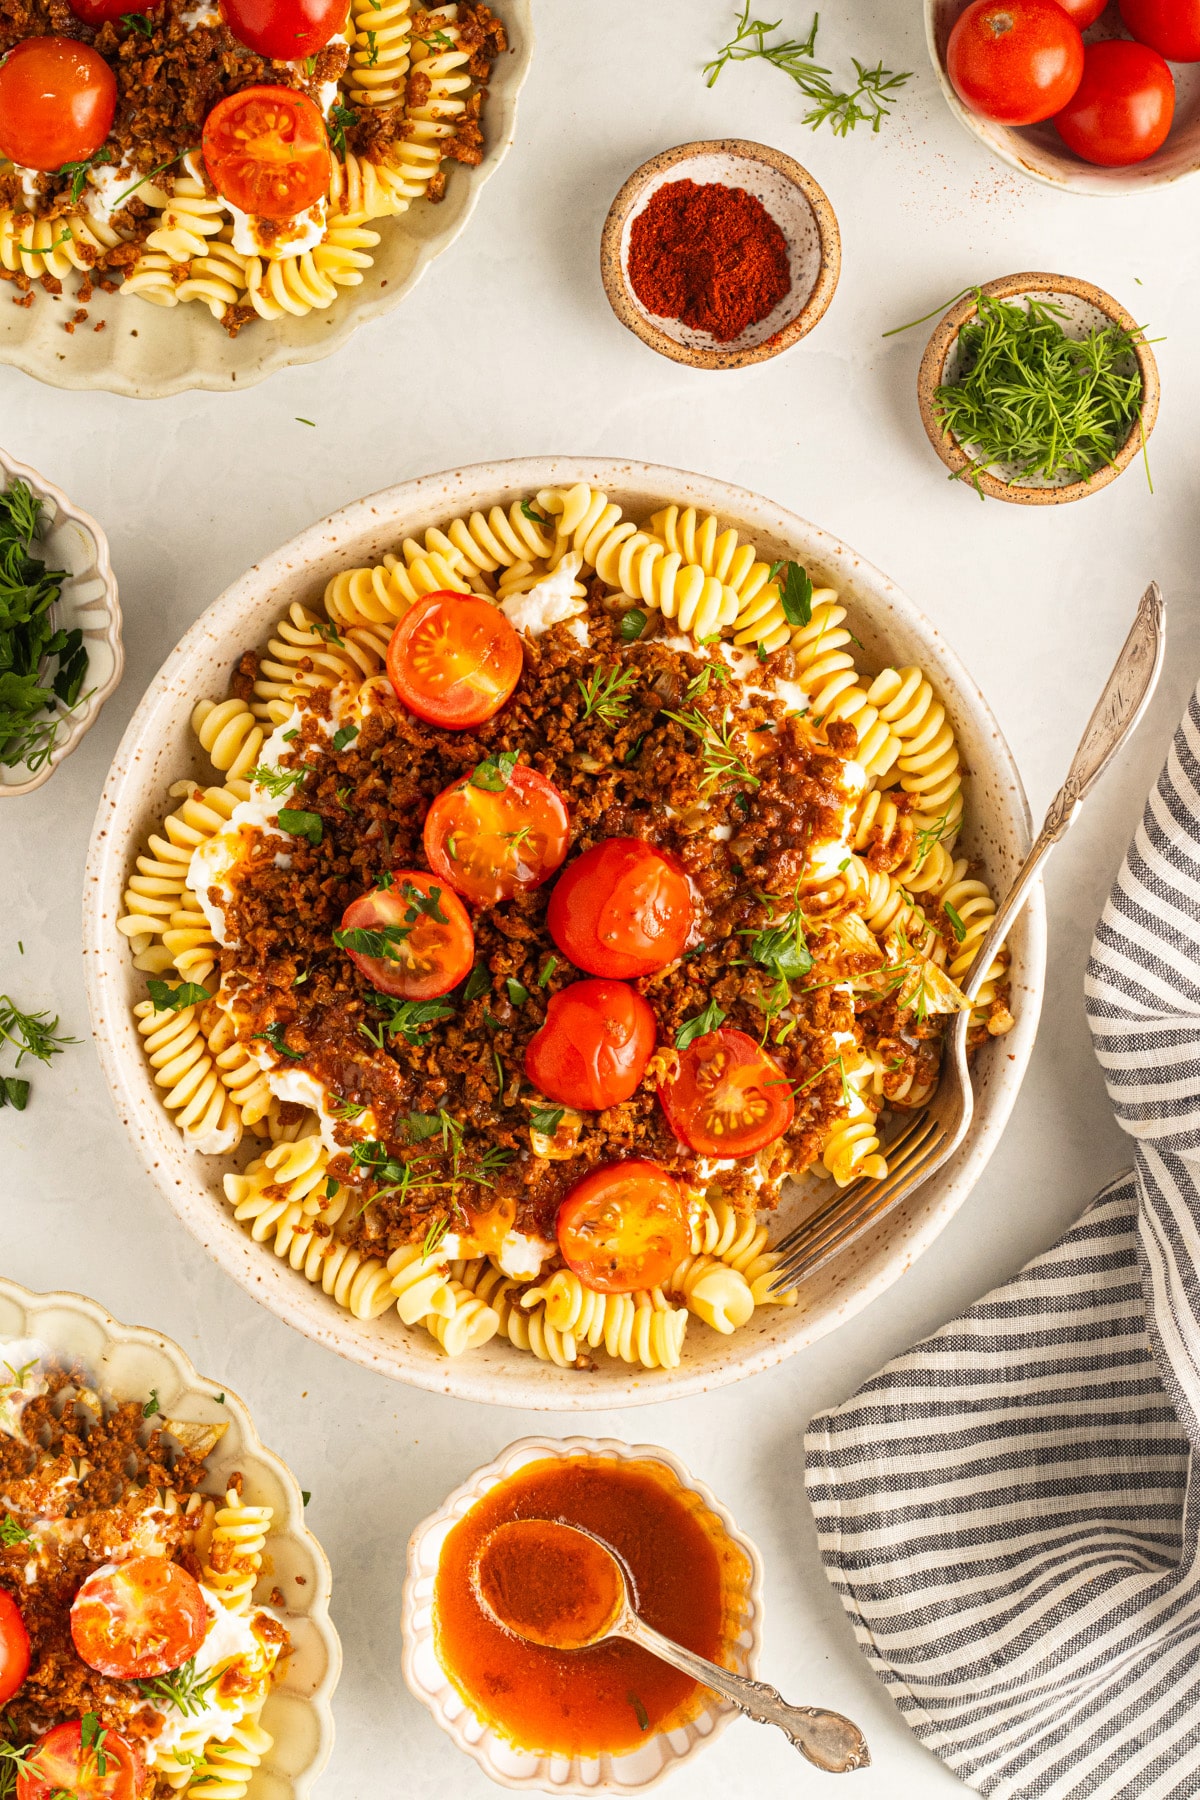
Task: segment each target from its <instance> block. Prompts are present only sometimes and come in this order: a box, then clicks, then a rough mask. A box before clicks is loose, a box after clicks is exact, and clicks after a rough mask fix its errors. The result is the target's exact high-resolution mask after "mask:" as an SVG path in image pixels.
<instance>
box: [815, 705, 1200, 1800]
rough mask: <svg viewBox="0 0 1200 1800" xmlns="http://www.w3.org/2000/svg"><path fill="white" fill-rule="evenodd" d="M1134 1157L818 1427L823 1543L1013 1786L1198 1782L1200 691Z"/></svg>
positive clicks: (865, 1640)
mask: <svg viewBox="0 0 1200 1800" xmlns="http://www.w3.org/2000/svg"><path fill="white" fill-rule="evenodd" d="M1086 994H1087V1009H1088V1019H1089V1022H1090V1025H1091V1029H1092V1036H1093V1040H1094V1043H1095V1047H1096V1053H1097V1055H1098V1056H1099V1058H1100V1061H1101V1064H1102V1066H1103V1069H1104V1074H1105V1079H1106V1081H1107V1083H1108V1090H1109V1093H1110V1095H1111V1098H1112V1102H1113V1105H1114V1107H1115V1109H1116V1113H1117V1118H1118V1120H1119V1121H1120V1123H1121V1125H1122V1126H1123V1128H1124V1129H1125V1130H1126V1131H1127V1132H1128V1133H1129V1134H1130V1136H1131V1137H1132V1138H1133V1139H1134V1141H1135V1144H1136V1161H1135V1166H1134V1169H1133V1170H1132V1172H1131V1173H1130V1174H1128V1175H1125V1176H1122V1177H1121V1178H1120V1179H1119V1180H1118V1181H1116V1182H1114V1183H1113V1185H1112V1186H1111V1187H1109V1188H1107V1189H1106V1190H1105V1191H1104V1192H1103V1193H1102V1194H1100V1195H1099V1196H1098V1197H1097V1199H1095V1200H1094V1201H1093V1202H1092V1204H1091V1206H1090V1207H1089V1208H1088V1210H1087V1211H1086V1212H1085V1213H1084V1215H1083V1217H1082V1218H1081V1219H1080V1220H1079V1222H1078V1224H1076V1225H1075V1227H1074V1228H1073V1229H1072V1230H1071V1231H1069V1232H1068V1233H1067V1235H1066V1237H1065V1238H1063V1240H1062V1241H1061V1242H1060V1243H1059V1244H1057V1245H1056V1246H1055V1247H1054V1249H1053V1250H1050V1251H1048V1252H1047V1254H1046V1255H1044V1256H1039V1257H1038V1258H1037V1259H1036V1260H1035V1261H1034V1262H1032V1263H1030V1264H1029V1266H1028V1267H1027V1268H1025V1269H1024V1270H1023V1271H1022V1272H1021V1274H1020V1275H1019V1276H1018V1277H1017V1278H1016V1279H1015V1280H1014V1281H1011V1282H1009V1283H1008V1284H1007V1285H1006V1286H1004V1287H1002V1288H998V1289H997V1290H996V1291H995V1292H994V1293H991V1294H988V1295H986V1296H985V1298H984V1299H982V1300H981V1301H979V1303H978V1304H977V1305H976V1306H973V1307H972V1308H971V1310H970V1311H969V1312H968V1313H966V1314H965V1315H964V1316H963V1317H962V1318H961V1319H956V1320H955V1321H954V1322H953V1323H952V1324H950V1325H946V1326H944V1327H943V1329H942V1330H941V1331H939V1332H937V1333H936V1335H935V1336H933V1337H932V1338H930V1339H929V1340H928V1341H927V1342H926V1343H923V1344H919V1345H918V1346H917V1347H916V1349H914V1350H911V1351H909V1352H908V1354H907V1355H905V1356H901V1357H898V1358H897V1360H896V1361H895V1362H893V1363H890V1364H889V1365H888V1367H887V1368H886V1369H884V1370H883V1371H882V1372H881V1373H880V1374H878V1375H876V1376H875V1378H874V1379H873V1380H872V1381H869V1382H867V1384H866V1386H865V1387H863V1388H862V1389H861V1391H860V1392H859V1393H857V1394H856V1395H855V1396H854V1398H853V1399H852V1400H848V1401H847V1402H846V1403H845V1404H844V1405H843V1406H840V1407H838V1408H836V1409H835V1410H834V1411H832V1412H828V1413H825V1414H823V1415H821V1416H820V1417H818V1418H816V1419H814V1420H813V1421H812V1424H811V1425H810V1427H809V1431H808V1435H807V1438H806V1449H807V1466H806V1481H807V1486H808V1494H809V1499H810V1502H811V1504H812V1508H813V1511H814V1513H815V1515H816V1520H817V1528H818V1532H819V1537H820V1545H821V1553H822V1556H823V1557H824V1560H825V1564H826V1569H827V1572H828V1575H829V1578H830V1581H831V1582H832V1583H833V1585H834V1587H835V1588H836V1590H837V1592H838V1594H839V1595H840V1596H841V1600H842V1604H843V1605H844V1606H845V1608H846V1611H847V1613H848V1614H849V1615H850V1619H851V1621H852V1623H853V1626H854V1629H855V1632H856V1634H857V1636H858V1640H859V1643H860V1644H861V1646H862V1649H863V1651H864V1653H865V1655H866V1657H867V1659H868V1661H869V1662H870V1664H871V1666H872V1668H873V1669H874V1670H875V1673H876V1674H877V1675H878V1676H879V1677H880V1679H881V1680H882V1681H883V1682H884V1683H885V1684H886V1686H887V1688H888V1691H889V1692H890V1694H891V1695H892V1697H893V1699H894V1700H895V1701H896V1704H897V1705H898V1706H899V1708H900V1710H901V1711H902V1713H903V1714H904V1717H905V1719H906V1720H907V1721H908V1723H909V1725H910V1726H911V1727H912V1729H913V1730H914V1731H915V1732H916V1734H917V1736H918V1737H919V1738H920V1739H921V1740H922V1742H923V1743H924V1744H926V1745H927V1746H928V1748H929V1749H930V1750H932V1751H934V1752H935V1753H936V1754H937V1755H938V1756H940V1757H941V1758H942V1759H943V1761H945V1762H946V1763H947V1764H948V1765H949V1767H950V1768H951V1769H953V1770H954V1772H955V1773H956V1774H958V1775H959V1776H961V1778H962V1779H963V1780H964V1781H966V1782H969V1783H970V1784H971V1786H972V1787H975V1788H977V1789H978V1790H979V1791H980V1792H981V1793H984V1794H991V1795H996V1796H1000V1797H1001V1800H1026V1797H1027V1796H1028V1797H1032V1796H1035V1795H1036V1796H1046V1797H1047V1800H1135V1797H1136V1800H1184V1797H1185V1796H1190V1795H1200V1560H1198V1550H1200V1479H1198V1480H1196V1481H1194V1480H1193V1479H1192V1469H1193V1462H1192V1457H1193V1451H1194V1450H1195V1449H1196V1448H1197V1447H1200V1189H1198V1187H1197V1183H1198V1181H1200V697H1194V698H1193V700H1192V703H1191V706H1190V707H1189V709H1188V713H1187V716H1186V718H1185V719H1184V721H1183V724H1182V725H1181V726H1180V728H1179V731H1178V733H1177V734H1176V737H1175V741H1174V744H1173V746H1172V749H1171V753H1170V756H1169V758H1168V761H1167V765H1166V767H1165V769H1164V770H1163V773H1162V776H1161V778H1160V780H1159V782H1158V785H1157V787H1156V788H1155V790H1154V792H1153V793H1152V794H1151V796H1150V799H1149V802H1148V804H1147V806H1146V812H1145V816H1144V818H1143V821H1142V824H1141V827H1140V828H1139V830H1138V833H1137V836H1136V837H1135V839H1134V841H1133V844H1132V846H1131V847H1130V850H1129V854H1128V856H1127V857H1126V859H1125V863H1124V866H1123V867H1122V870H1121V873H1120V875H1119V876H1118V877H1117V881H1116V884H1115V886H1114V888H1113V890H1112V894H1111V896H1110V898H1109V901H1108V904H1107V905H1106V907H1105V909H1104V915H1103V918H1102V919H1101V921H1100V925H1099V928H1098V930H1097V932H1096V937H1095V941H1094V943H1093V946H1092V956H1091V960H1090V963H1089V966H1088V976H1087V988H1086Z"/></svg>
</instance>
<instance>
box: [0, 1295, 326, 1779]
mask: <svg viewBox="0 0 1200 1800" xmlns="http://www.w3.org/2000/svg"><path fill="white" fill-rule="evenodd" d="M0 1336H3V1337H7V1338H38V1339H40V1340H41V1341H42V1342H43V1343H44V1344H47V1345H48V1346H49V1347H50V1349H51V1350H54V1351H57V1352H59V1353H61V1354H63V1355H66V1356H70V1357H73V1358H78V1359H79V1361H80V1362H81V1363H82V1364H83V1365H84V1367H85V1368H86V1370H87V1371H88V1373H89V1375H90V1376H91V1377H92V1380H93V1383H94V1385H95V1387H96V1389H97V1391H98V1392H99V1393H101V1394H102V1395H105V1396H107V1397H111V1398H113V1399H116V1400H131V1399H137V1400H139V1401H141V1400H144V1399H145V1397H146V1395H147V1394H148V1393H149V1392H150V1390H151V1389H152V1388H157V1390H158V1397H159V1403H160V1407H161V1410H162V1412H163V1414H164V1415H166V1416H169V1417H172V1418H175V1419H182V1420H186V1421H187V1422H189V1423H192V1422H195V1423H198V1424H206V1425H209V1424H226V1425H227V1427H228V1429H227V1430H226V1431H225V1434H224V1436H223V1437H222V1438H221V1441H220V1443H219V1444H218V1445H217V1447H216V1449H215V1450H214V1451H213V1452H212V1454H211V1456H210V1457H209V1458H208V1470H209V1475H210V1477H211V1480H212V1482H213V1484H214V1485H215V1486H217V1487H218V1488H219V1485H220V1483H221V1480H222V1477H223V1476H225V1475H229V1474H232V1472H233V1471H234V1470H235V1469H236V1470H240V1471H241V1473H242V1475H243V1476H244V1477H245V1496H246V1499H247V1500H248V1501H249V1502H251V1503H252V1504H259V1505H266V1506H270V1507H271V1508H272V1509H273V1511H274V1521H273V1524H272V1529H271V1536H270V1540H269V1542H270V1554H271V1565H270V1573H269V1574H264V1576H263V1579H262V1587H263V1590H264V1592H263V1596H262V1597H264V1598H265V1593H266V1591H267V1590H268V1589H270V1588H272V1587H276V1586H277V1587H279V1588H280V1589H281V1590H282V1591H283V1593H284V1595H285V1597H286V1611H285V1614H284V1617H285V1620H286V1623H287V1628H288V1633H289V1635H290V1637H291V1640H292V1646H293V1649H292V1654H291V1655H290V1656H289V1658H288V1660H287V1662H286V1664H285V1665H284V1672H283V1675H282V1677H281V1678H280V1680H279V1682H278V1684H277V1685H276V1686H275V1687H274V1688H273V1689H272V1692H271V1694H270V1697H269V1698H268V1700H267V1703H266V1706H265V1708H264V1710H263V1725H264V1727H265V1728H266V1730H267V1731H269V1732H270V1733H271V1735H272V1737H273V1738H274V1740H275V1741H274V1744H273V1746H272V1748H271V1750H270V1751H269V1752H268V1753H267V1755H266V1757H265V1758H264V1760H263V1762H262V1763H261V1765H260V1766H259V1768H258V1769H257V1771H256V1772H255V1774H254V1776H253V1778H252V1780H251V1782H250V1786H249V1789H248V1792H247V1800H308V1797H309V1796H310V1795H311V1794H312V1792H313V1789H314V1787H315V1784H316V1781H317V1777H318V1776H319V1775H320V1773H321V1771H322V1769H324V1767H325V1764H326V1763H327V1762H328V1761H329V1756H330V1752H331V1751H332V1749H333V1710H332V1700H333V1690H334V1688H335V1687H336V1686H337V1680H338V1676H339V1674H340V1673H341V1666H342V1649H341V1644H340V1642H339V1640H338V1635H337V1632H336V1630H335V1629H334V1625H333V1621H332V1620H331V1619H330V1617H329V1595H330V1587H331V1579H332V1578H331V1575H330V1569H329V1562H328V1559H327V1558H326V1556H325V1552H324V1551H323V1550H322V1549H321V1546H320V1545H319V1544H318V1543H317V1540H316V1539H315V1538H314V1537H313V1535H312V1533H311V1532H310V1531H309V1530H308V1529H307V1527H306V1526H305V1524H304V1502H303V1500H302V1498H301V1494H300V1487H299V1484H298V1483H297V1481H296V1478H295V1476H294V1475H293V1474H292V1472H291V1470H290V1469H289V1468H288V1466H287V1464H286V1463H284V1462H283V1461H282V1460H281V1459H280V1458H279V1457H278V1456H276V1455H275V1453H274V1451H272V1450H268V1449H267V1448H266V1447H265V1446H264V1444H263V1443H262V1441H261V1439H260V1438H259V1435H258V1432H257V1431H256V1430H255V1428H254V1423H253V1420H252V1419H251V1417H250V1413H249V1410H248V1409H247V1407H246V1404H245V1402H244V1401H242V1400H240V1399H239V1398H238V1396H237V1395H236V1394H233V1393H231V1392H230V1391H229V1389H228V1388H221V1387H218V1385H217V1383H216V1382H215V1381H208V1380H206V1379H205V1377H204V1376H202V1375H199V1374H197V1372H196V1370H195V1368H194V1367H193V1366H192V1363H191V1362H190V1361H189V1359H188V1357H187V1356H186V1355H185V1354H184V1352H183V1351H182V1350H181V1349H180V1348H179V1345H178V1344H175V1343H173V1342H172V1341H171V1339H170V1338H168V1337H164V1336H163V1335H162V1334H161V1333H160V1332H157V1331H150V1330H147V1329H145V1328H143V1327H140V1326H134V1325H122V1324H120V1323H118V1321H117V1320H116V1319H114V1318H112V1317H111V1316H110V1314H108V1313H107V1312H105V1310H104V1308H103V1307H102V1306H100V1305H98V1304H97V1302H96V1301H95V1300H89V1299H87V1298H86V1297H85V1296H84V1295H82V1294H68V1293H55V1294H34V1293H31V1292H30V1291H29V1289H28V1288H23V1287H20V1286H19V1285H18V1284H17V1283H16V1282H15V1281H6V1280H4V1279H3V1278H0ZM218 1393H220V1394H223V1396H224V1399H223V1402H221V1401H218V1399H217V1395H218Z"/></svg>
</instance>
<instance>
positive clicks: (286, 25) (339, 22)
mask: <svg viewBox="0 0 1200 1800" xmlns="http://www.w3.org/2000/svg"><path fill="white" fill-rule="evenodd" d="M349 10H350V9H349V6H348V4H347V0H221V17H222V18H223V19H224V21H225V23H226V24H227V25H228V27H229V29H230V31H232V33H233V35H234V37H235V38H240V39H241V41H242V43H243V44H246V45H248V46H249V48H250V49H251V50H257V52H258V54H259V55H260V56H269V57H272V58H274V60H275V61H276V62H299V61H301V60H302V59H303V58H304V57H306V56H315V55H316V53H317V51H318V50H323V49H324V48H325V45H326V44H327V43H328V42H329V40H330V38H331V37H334V36H336V34H337V33H338V32H339V31H341V29H342V27H343V26H344V25H345V23H346V15H347V13H348V12H349Z"/></svg>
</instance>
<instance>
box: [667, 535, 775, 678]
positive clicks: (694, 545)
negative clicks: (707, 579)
mask: <svg viewBox="0 0 1200 1800" xmlns="http://www.w3.org/2000/svg"><path fill="white" fill-rule="evenodd" d="M646 530H647V531H650V532H652V533H653V534H654V536H655V537H657V538H660V539H661V540H662V542H663V543H664V544H665V546H666V548H667V549H668V550H669V551H672V552H674V553H675V554H676V555H678V556H679V557H681V558H682V560H683V561H684V562H685V563H688V564H694V565H695V566H696V567H698V568H701V569H703V570H704V573H705V574H706V575H710V576H712V577H713V578H714V579H715V580H717V581H719V582H720V583H721V585H722V587H724V588H727V589H729V590H730V591H732V592H733V593H734V594H736V596H737V612H736V614H735V617H734V625H735V628H736V631H737V632H739V633H740V632H742V631H749V630H751V629H753V630H754V631H755V633H756V635H755V636H754V637H753V638H751V639H749V640H748V641H750V642H752V643H754V644H762V645H763V647H764V648H765V649H766V650H767V651H771V650H778V649H781V648H782V646H783V645H784V644H786V643H787V641H788V639H789V637H790V636H791V627H790V625H789V624H788V622H787V619H786V618H785V617H784V613H783V603H782V600H781V598H780V593H779V583H778V582H777V581H776V580H775V578H774V574H773V573H772V565H771V564H770V563H766V562H763V561H762V560H761V559H760V558H759V555H758V552H757V551H756V550H755V548H754V545H753V544H749V543H746V544H743V543H740V542H739V539H738V534H737V532H736V531H735V530H734V529H733V528H732V526H728V527H722V525H721V522H720V520H719V519H717V518H714V517H713V515H712V514H711V513H709V514H708V515H707V516H706V517H705V518H703V519H701V518H700V517H699V515H698V514H697V512H696V509H695V507H694V506H688V507H684V508H683V509H682V510H681V509H680V508H679V507H678V506H668V507H665V508H664V509H663V510H662V511H661V512H656V513H655V514H654V515H653V516H652V518H651V519H650V520H649V522H648V524H647V526H646ZM737 641H740V639H738V640H737Z"/></svg>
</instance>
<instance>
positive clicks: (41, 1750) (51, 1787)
mask: <svg viewBox="0 0 1200 1800" xmlns="http://www.w3.org/2000/svg"><path fill="white" fill-rule="evenodd" d="M95 1721H96V1715H95V1713H90V1714H89V1715H88V1742H87V1747H86V1748H85V1747H84V1742H83V1727H84V1721H83V1720H82V1719H71V1720H70V1721H69V1722H68V1723H67V1724H65V1725H55V1726H53V1727H52V1728H51V1729H50V1730H49V1731H47V1732H45V1733H43V1735H42V1736H41V1737H40V1738H39V1739H38V1741H37V1743H36V1744H35V1745H34V1747H33V1749H32V1750H31V1751H30V1752H29V1755H28V1757H27V1758H26V1761H25V1766H24V1768H23V1769H22V1770H21V1772H20V1774H19V1775H18V1776H17V1796H16V1800H56V1796H58V1795H61V1794H69V1795H70V1796H71V1800H138V1795H139V1794H140V1793H141V1792H142V1784H143V1782H144V1780H145V1773H144V1770H143V1767H142V1759H141V1756H140V1755H139V1753H138V1751H137V1750H136V1749H135V1747H134V1746H133V1744H131V1743H130V1741H129V1739H128V1738H125V1737H122V1736H121V1733H120V1732H119V1731H113V1730H111V1729H110V1730H104V1729H102V1728H100V1727H98V1726H97V1725H96V1722H95Z"/></svg>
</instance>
